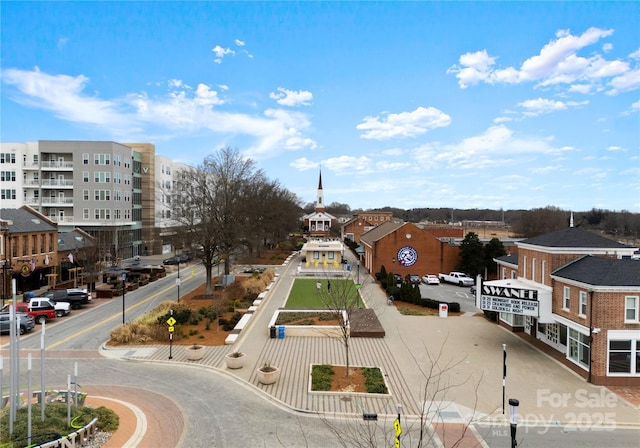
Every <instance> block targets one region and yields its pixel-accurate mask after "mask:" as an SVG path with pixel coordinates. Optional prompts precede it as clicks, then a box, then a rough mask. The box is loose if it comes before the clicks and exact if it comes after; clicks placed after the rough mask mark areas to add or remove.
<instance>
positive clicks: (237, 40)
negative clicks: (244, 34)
mask: <svg viewBox="0 0 640 448" xmlns="http://www.w3.org/2000/svg"><path fill="white" fill-rule="evenodd" d="M234 42H235V44H236V45H237V46H238V47H244V41H242V40H240V39H236V40H234Z"/></svg>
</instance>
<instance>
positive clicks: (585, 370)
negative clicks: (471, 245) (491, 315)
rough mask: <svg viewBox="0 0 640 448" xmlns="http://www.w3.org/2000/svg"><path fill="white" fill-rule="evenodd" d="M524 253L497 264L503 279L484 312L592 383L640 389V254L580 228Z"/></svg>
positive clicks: (484, 295) (523, 246) (537, 242)
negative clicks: (559, 356)
mask: <svg viewBox="0 0 640 448" xmlns="http://www.w3.org/2000/svg"><path fill="white" fill-rule="evenodd" d="M516 246H517V247H518V250H517V253H512V254H511V255H508V256H504V257H500V258H498V259H497V260H496V261H497V262H498V269H499V272H500V274H501V279H500V280H496V281H491V282H484V284H483V285H482V288H479V292H478V296H477V298H476V300H477V303H478V306H479V307H480V308H482V309H487V310H493V311H497V312H498V313H499V314H498V316H499V318H498V319H499V323H500V324H501V325H503V326H505V327H507V328H510V329H512V330H513V331H516V332H523V333H525V334H527V335H529V336H530V337H531V338H532V340H533V341H534V343H536V344H539V343H541V344H545V345H546V346H549V347H552V348H553V349H555V350H557V351H558V352H560V353H561V354H562V355H563V358H564V362H565V364H566V365H567V366H569V367H571V368H572V370H574V371H576V372H578V373H579V374H581V375H582V376H583V377H584V378H585V379H587V380H588V381H590V382H593V383H595V384H603V385H640V319H639V307H640V261H638V260H633V259H632V258H631V257H632V255H633V253H634V252H635V251H636V250H637V248H635V247H631V246H628V245H625V244H621V243H618V242H616V241H613V240H610V239H608V238H605V237H602V236H600V235H597V234H594V233H591V232H587V231H585V230H581V229H579V228H574V227H568V228H566V229H562V230H558V231H556V232H551V233H549V234H545V235H541V236H538V237H534V238H529V239H526V240H523V241H520V242H516Z"/></svg>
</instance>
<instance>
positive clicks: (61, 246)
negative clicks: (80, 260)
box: [58, 229, 95, 252]
mask: <svg viewBox="0 0 640 448" xmlns="http://www.w3.org/2000/svg"><path fill="white" fill-rule="evenodd" d="M93 246H95V239H94V238H93V237H92V236H91V235H89V234H88V233H86V232H85V231H84V230H82V229H73V230H71V231H70V232H60V233H58V251H59V252H62V251H67V250H75V249H84V248H87V247H93Z"/></svg>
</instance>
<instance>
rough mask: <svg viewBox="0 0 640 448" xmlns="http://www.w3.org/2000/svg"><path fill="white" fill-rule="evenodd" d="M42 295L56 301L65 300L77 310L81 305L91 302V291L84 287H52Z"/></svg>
mask: <svg viewBox="0 0 640 448" xmlns="http://www.w3.org/2000/svg"><path fill="white" fill-rule="evenodd" d="M43 297H46V298H48V299H52V300H55V301H56V302H67V303H68V304H69V305H71V309H72V310H77V309H78V308H80V307H81V306H82V305H87V304H88V303H89V302H91V293H90V292H89V291H88V290H87V289H84V288H69V289H52V290H51V291H49V292H47V293H46V294H44V296H43Z"/></svg>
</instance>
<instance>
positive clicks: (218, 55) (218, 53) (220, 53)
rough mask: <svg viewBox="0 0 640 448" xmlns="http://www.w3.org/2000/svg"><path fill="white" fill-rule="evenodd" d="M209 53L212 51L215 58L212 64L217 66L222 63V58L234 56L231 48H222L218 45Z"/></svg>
mask: <svg viewBox="0 0 640 448" xmlns="http://www.w3.org/2000/svg"><path fill="white" fill-rule="evenodd" d="M211 51H213V52H214V53H215V54H216V58H215V59H214V62H216V63H218V64H221V63H222V58H224V57H225V56H226V55H228V54H230V55H232V56H233V55H234V54H236V52H235V51H233V50H232V49H231V48H222V47H221V46H220V45H216V46H215V47H213V48H212V49H211Z"/></svg>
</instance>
